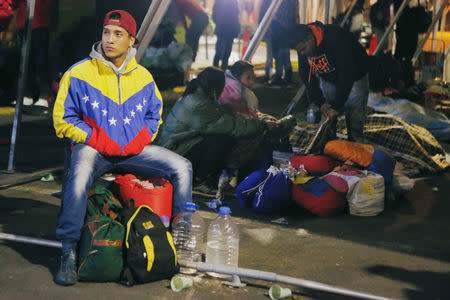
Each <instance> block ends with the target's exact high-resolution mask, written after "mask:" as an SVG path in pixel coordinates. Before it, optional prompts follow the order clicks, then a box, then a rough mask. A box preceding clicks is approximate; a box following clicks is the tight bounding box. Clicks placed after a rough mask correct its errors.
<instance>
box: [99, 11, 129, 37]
mask: <svg viewBox="0 0 450 300" xmlns="http://www.w3.org/2000/svg"><path fill="white" fill-rule="evenodd" d="M113 13H117V14H119V19H111V14H113ZM106 25H115V26H119V27H122V28H123V29H125V30H126V31H127V32H128V33H129V34H131V36H133V37H134V38H136V27H137V26H136V21H135V20H134V18H133V17H132V16H131V15H130V14H129V13H128V12H126V11H124V10H113V11H110V12H109V13H107V14H106V16H105V20H104V21H103V26H106Z"/></svg>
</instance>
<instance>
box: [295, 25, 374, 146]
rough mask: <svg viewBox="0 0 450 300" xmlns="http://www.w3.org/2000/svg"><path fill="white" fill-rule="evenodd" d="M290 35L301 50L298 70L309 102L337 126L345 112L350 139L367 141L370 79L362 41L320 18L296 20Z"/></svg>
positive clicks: (297, 48) (366, 56)
mask: <svg viewBox="0 0 450 300" xmlns="http://www.w3.org/2000/svg"><path fill="white" fill-rule="evenodd" d="M290 36H291V38H292V42H293V45H294V47H295V49H296V50H297V51H298V52H299V54H300V55H299V57H300V61H299V73H300V76H301V78H302V80H303V82H304V83H305V84H306V91H307V97H308V100H309V102H310V103H315V104H317V105H318V106H319V107H320V111H321V112H322V115H323V116H324V117H325V118H329V119H330V120H332V122H333V123H334V128H335V127H336V121H337V120H336V119H337V116H338V115H339V114H340V113H341V112H344V113H345V119H346V123H347V131H348V139H349V140H351V141H355V142H360V143H362V142H364V134H363V129H364V121H365V117H366V106H367V99H368V95H369V80H368V55H367V53H366V51H365V50H364V48H363V47H362V45H361V44H359V42H358V41H357V40H356V39H355V37H354V36H353V35H352V34H351V33H350V32H348V31H346V30H344V29H342V28H340V27H339V26H337V25H323V24H322V23H320V22H314V23H310V24H307V25H305V24H297V25H295V26H294V29H293V30H292V33H291V35H290ZM334 135H335V131H334Z"/></svg>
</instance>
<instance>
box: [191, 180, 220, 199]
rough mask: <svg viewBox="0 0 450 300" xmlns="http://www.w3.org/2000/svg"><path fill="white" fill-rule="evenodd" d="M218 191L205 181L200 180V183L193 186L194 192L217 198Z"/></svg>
mask: <svg viewBox="0 0 450 300" xmlns="http://www.w3.org/2000/svg"><path fill="white" fill-rule="evenodd" d="M216 192H217V190H215V189H214V188H212V187H210V186H208V184H206V183H205V182H200V183H198V184H196V185H194V187H193V188H192V194H195V195H200V196H204V197H211V198H215V197H216Z"/></svg>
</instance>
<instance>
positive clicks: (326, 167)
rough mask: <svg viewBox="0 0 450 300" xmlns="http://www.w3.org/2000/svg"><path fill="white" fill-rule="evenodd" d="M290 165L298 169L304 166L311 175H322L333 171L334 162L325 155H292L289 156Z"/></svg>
mask: <svg viewBox="0 0 450 300" xmlns="http://www.w3.org/2000/svg"><path fill="white" fill-rule="evenodd" d="M290 162H291V166H292V167H294V168H296V169H300V168H301V166H303V167H304V168H305V170H306V171H307V172H308V174H310V175H312V176H322V175H325V174H327V173H330V172H331V171H333V169H334V167H335V166H336V162H335V161H334V160H333V159H332V158H331V157H329V156H326V155H293V156H291V160H290Z"/></svg>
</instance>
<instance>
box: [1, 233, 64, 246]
mask: <svg viewBox="0 0 450 300" xmlns="http://www.w3.org/2000/svg"><path fill="white" fill-rule="evenodd" d="M2 239H3V240H7V241H13V242H20V243H25V244H34V245H41V246H48V247H53V248H61V247H62V246H61V242H58V241H52V240H45V239H38V238H33V237H28V236H23V235H15V234H9V233H3V232H0V240H2Z"/></svg>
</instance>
